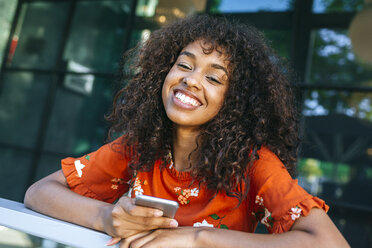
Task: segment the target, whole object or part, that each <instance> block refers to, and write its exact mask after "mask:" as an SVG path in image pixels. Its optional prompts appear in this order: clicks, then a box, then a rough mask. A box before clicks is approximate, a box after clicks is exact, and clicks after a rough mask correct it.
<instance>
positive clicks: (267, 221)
mask: <svg viewBox="0 0 372 248" xmlns="http://www.w3.org/2000/svg"><path fill="white" fill-rule="evenodd" d="M270 217H271V213H270V211H269V210H267V208H265V216H264V217H263V218H262V220H261V223H262V224H264V225H265V226H267V227H271V225H270V223H269V221H270V219H269V218H270Z"/></svg>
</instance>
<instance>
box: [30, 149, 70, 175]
mask: <svg viewBox="0 0 372 248" xmlns="http://www.w3.org/2000/svg"><path fill="white" fill-rule="evenodd" d="M63 158H64V157H63V156H55V155H47V154H44V155H42V157H41V159H40V162H39V163H38V167H37V170H36V176H35V177H36V178H35V181H37V180H39V179H41V178H43V177H45V176H48V175H50V174H52V173H54V172H56V171H58V170H60V169H61V159H63Z"/></svg>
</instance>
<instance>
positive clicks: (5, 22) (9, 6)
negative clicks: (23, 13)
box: [0, 0, 17, 67]
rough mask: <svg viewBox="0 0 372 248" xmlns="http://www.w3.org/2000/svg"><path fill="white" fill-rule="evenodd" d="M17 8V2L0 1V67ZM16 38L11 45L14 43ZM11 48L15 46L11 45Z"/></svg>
mask: <svg viewBox="0 0 372 248" xmlns="http://www.w3.org/2000/svg"><path fill="white" fill-rule="evenodd" d="M16 6H17V0H0V30H1V32H0V67H1V64H2V63H3V57H4V53H5V46H6V43H7V42H8V36H9V32H10V27H11V25H12V21H13V15H14V11H15V9H16ZM16 42H17V38H15V39H13V42H12V43H16ZM12 45H13V46H14V45H16V44H12Z"/></svg>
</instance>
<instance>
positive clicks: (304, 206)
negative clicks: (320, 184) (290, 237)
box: [249, 147, 329, 233]
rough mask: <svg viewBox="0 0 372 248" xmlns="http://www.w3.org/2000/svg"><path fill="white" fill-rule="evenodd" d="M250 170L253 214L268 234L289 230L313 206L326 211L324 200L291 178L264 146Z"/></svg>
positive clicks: (277, 159) (281, 164)
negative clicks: (311, 193) (308, 191)
mask: <svg viewBox="0 0 372 248" xmlns="http://www.w3.org/2000/svg"><path fill="white" fill-rule="evenodd" d="M258 155H259V159H258V160H257V161H255V163H254V165H253V166H252V168H251V172H250V190H249V192H250V193H249V195H250V198H251V199H252V200H251V204H250V206H251V209H252V215H254V216H255V217H256V219H257V221H259V222H261V223H262V224H264V225H265V226H266V228H267V230H268V231H269V232H270V233H282V232H286V231H289V230H290V229H291V227H292V225H293V223H294V222H295V221H296V220H297V219H298V218H300V216H307V215H308V214H309V212H310V210H311V209H312V208H321V209H323V210H324V211H326V212H327V211H328V209H329V207H328V206H327V205H326V204H325V202H324V201H323V200H321V199H319V198H317V197H314V196H312V195H310V194H309V193H307V192H306V191H305V190H304V189H303V188H302V187H301V186H299V185H298V182H297V179H292V177H291V176H290V174H289V173H288V171H287V169H286V168H285V166H284V165H283V163H282V162H281V161H280V160H279V158H278V157H277V156H276V155H275V154H274V153H273V152H271V151H270V150H269V149H267V148H265V147H263V148H261V150H260V151H259V152H258Z"/></svg>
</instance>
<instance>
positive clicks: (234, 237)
mask: <svg viewBox="0 0 372 248" xmlns="http://www.w3.org/2000/svg"><path fill="white" fill-rule="evenodd" d="M195 240H196V243H197V247H214V248H225V247H236V248H239V247H244V248H255V247H259V248H264V247H277V248H280V247H285V248H291V247H301V248H306V247H309V248H313V247H317V248H318V247H319V248H321V247H324V248H343V247H345V248H346V247H350V246H349V245H348V243H347V242H346V240H345V239H344V238H343V236H342V235H341V233H340V232H339V231H338V230H337V228H336V226H335V225H334V224H333V223H332V221H331V220H330V219H329V217H328V216H327V215H326V214H325V213H324V211H323V210H320V209H313V210H311V212H310V214H309V215H308V216H306V217H301V218H300V219H299V220H297V221H296V222H295V223H294V225H293V227H292V229H291V230H290V231H288V232H285V233H281V234H272V235H271V234H256V233H245V232H238V231H231V230H224V229H216V228H203V229H201V230H200V231H199V232H197V234H196V235H195Z"/></svg>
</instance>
